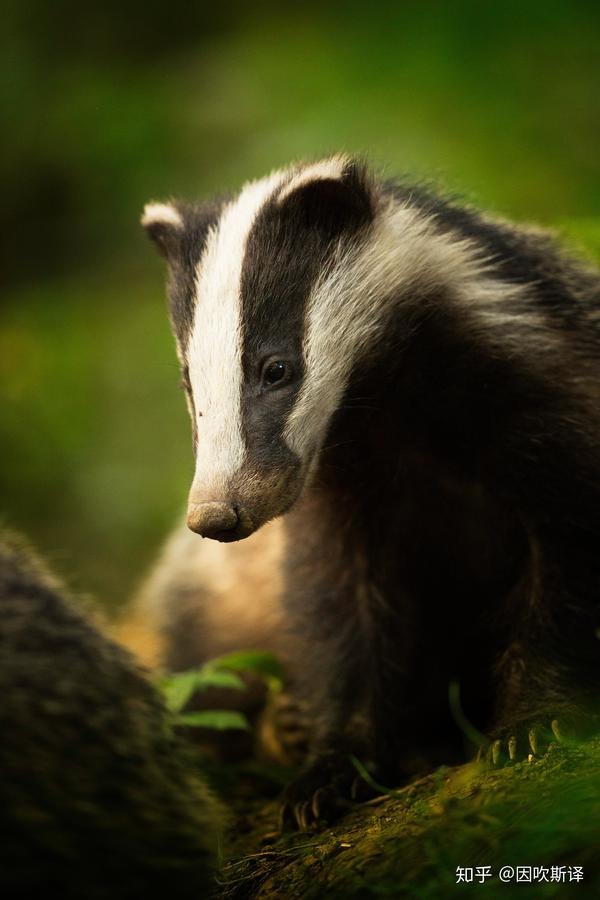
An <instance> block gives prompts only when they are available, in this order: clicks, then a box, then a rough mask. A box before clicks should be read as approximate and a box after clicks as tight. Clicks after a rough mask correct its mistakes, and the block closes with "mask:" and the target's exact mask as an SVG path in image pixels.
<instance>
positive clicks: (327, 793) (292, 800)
mask: <svg viewBox="0 0 600 900" xmlns="http://www.w3.org/2000/svg"><path fill="white" fill-rule="evenodd" d="M373 793H374V792H373V791H372V790H371V788H370V787H369V786H368V785H367V783H366V782H365V781H364V780H363V779H362V778H361V777H360V775H359V774H358V773H357V771H356V769H355V768H354V766H353V765H352V762H351V760H350V759H349V757H348V755H347V754H344V753H335V752H331V753H327V754H324V755H323V756H320V757H319V758H318V759H317V760H316V761H315V762H314V763H313V764H312V765H310V766H309V767H308V768H306V769H305V770H304V771H303V772H302V773H301V774H300V775H299V776H298V778H296V779H295V780H294V781H293V782H292V783H291V784H290V785H289V786H288V787H287V788H286V790H285V793H284V796H283V803H282V806H281V809H280V815H279V826H280V830H281V831H284V830H289V829H297V830H299V831H309V830H311V829H313V828H316V827H318V826H319V825H323V824H327V823H330V822H332V821H334V820H335V819H337V818H339V817H340V816H341V815H342V814H343V813H344V812H346V811H347V810H348V809H349V808H350V807H351V805H352V803H353V802H360V801H363V800H367V799H369V797H372V796H373Z"/></svg>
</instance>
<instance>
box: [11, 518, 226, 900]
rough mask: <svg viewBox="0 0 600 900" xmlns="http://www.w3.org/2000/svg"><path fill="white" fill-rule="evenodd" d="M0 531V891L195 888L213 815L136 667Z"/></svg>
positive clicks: (209, 863) (211, 866)
mask: <svg viewBox="0 0 600 900" xmlns="http://www.w3.org/2000/svg"><path fill="white" fill-rule="evenodd" d="M80 606H81V604H80V603H79V601H76V600H75V599H74V598H73V597H72V596H70V594H69V592H68V591H67V590H66V588H65V587H64V585H62V584H61V583H60V582H59V581H58V579H56V578H55V576H54V575H53V574H52V573H51V572H50V571H49V570H48V569H47V567H46V566H45V564H44V563H43V562H42V561H41V560H40V559H39V558H38V556H37V555H36V554H35V553H34V552H33V550H32V549H31V548H30V547H29V546H28V544H27V543H26V542H25V541H24V540H23V539H22V538H21V537H19V536H16V535H14V534H12V533H10V532H8V531H6V530H4V529H1V530H0V694H1V697H2V703H1V704H0V729H1V731H2V740H1V741H0V771H1V773H2V777H1V779H0V838H1V839H0V890H1V892H2V895H3V896H5V897H44V898H53V897H60V898H78V897H90V898H94V900H108V898H111V900H127V898H128V900H131V898H133V897H145V896H152V895H154V896H166V895H168V893H169V892H171V893H173V894H174V895H175V896H177V897H182V898H190V900H191V898H198V897H204V896H206V895H207V893H208V892H209V891H211V890H212V888H214V885H215V872H216V868H217V851H218V845H219V840H220V838H221V833H222V830H223V826H224V822H225V817H224V813H223V811H222V809H221V805H220V803H219V802H218V801H217V799H216V797H214V796H213V795H212V793H211V791H210V790H209V789H208V787H207V785H206V784H205V782H204V781H203V779H202V777H201V775H200V773H199V772H198V764H197V759H196V758H195V757H194V758H193V759H192V758H190V756H189V752H188V751H187V750H185V749H184V747H183V746H182V744H181V743H180V741H179V740H178V739H176V738H175V736H174V735H173V729H172V727H171V725H170V722H169V721H168V719H167V715H166V711H165V709H164V707H163V704H162V702H161V700H160V698H159V696H158V694H157V692H156V691H155V689H154V687H153V685H152V684H151V683H150V681H149V680H148V678H147V677H146V676H145V673H144V672H143V671H142V670H141V669H140V667H139V666H138V665H137V664H136V662H135V661H134V659H133V657H132V656H131V655H130V654H129V653H127V652H126V651H125V650H124V649H123V648H122V647H120V646H118V645H117V644H116V643H115V642H113V641H112V640H110V639H108V638H107V637H105V635H104V634H103V633H102V632H101V631H100V630H99V628H97V627H96V625H95V624H94V623H93V622H92V621H91V619H90V618H89V617H87V616H85V615H83V614H82V611H81V608H80Z"/></svg>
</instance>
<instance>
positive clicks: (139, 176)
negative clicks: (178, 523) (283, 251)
mask: <svg viewBox="0 0 600 900" xmlns="http://www.w3.org/2000/svg"><path fill="white" fill-rule="evenodd" d="M599 23H600V7H599V6H598V4H593V3H589V2H584V0H576V2H567V0H529V2H528V3H522V2H517V0H508V2H505V3H503V4H500V5H499V4H491V3H489V4H486V3H480V2H476V0H457V2H455V3H443V2H440V0H438V2H436V0H424V2H422V3H418V4H417V3H398V2H392V0H375V2H374V3H371V4H369V5H368V6H367V5H365V4H364V3H361V2H359V0H350V2H345V3H342V2H341V0H333V2H332V3H329V4H323V3H318V2H316V0H307V2H306V3H304V4H302V8H299V7H298V6H297V5H295V6H289V7H286V6H285V5H282V4H281V3H278V4H276V3H275V2H268V0H265V2H261V3H260V4H257V5H252V6H248V5H247V4H246V5H244V4H242V3H241V2H238V0H236V2H232V3H230V4H225V5H223V4H221V5H220V6H218V8H216V7H215V6H214V5H213V7H211V8H210V9H208V8H207V6H206V4H198V3H196V4H194V3H189V2H186V0H174V2H173V3H171V4H169V5H168V7H167V6H165V5H164V4H159V3H156V2H149V3H144V4H142V3H141V2H140V0H133V2H131V3H128V4H123V3H120V4H119V3H117V2H116V0H108V2H106V3H103V4H101V5H98V4H95V5H94V4H92V5H91V6H90V5H89V4H88V5H82V4H80V3H79V4H78V3H75V2H74V0H64V2H61V3H59V4H55V3H48V2H47V0H8V2H6V3H5V4H3V16H2V28H1V29H0V49H1V50H2V52H1V53H0V75H2V77H0V115H2V116H3V120H4V124H5V127H4V128H3V132H2V134H3V143H2V150H3V152H2V158H1V160H0V176H1V180H2V184H3V216H2V223H1V224H0V228H2V229H3V232H2V238H1V240H0V272H1V273H2V279H3V280H4V282H5V285H4V291H3V302H2V308H1V309H0V408H1V409H2V415H1V417H0V447H1V448H2V449H1V451H0V463H1V464H0V496H1V497H2V499H3V502H4V510H3V511H4V512H5V513H6V514H7V516H8V519H9V520H10V521H11V522H14V523H15V525H18V526H21V527H22V528H23V529H24V530H25V531H26V532H28V533H30V534H31V535H32V536H33V537H36V538H37V540H38V542H39V543H40V545H41V546H42V547H44V548H45V549H46V550H47V551H49V552H50V553H51V555H53V556H55V557H56V561H57V563H58V565H59V566H62V567H63V568H64V569H67V570H75V571H77V572H78V573H80V578H81V584H82V585H84V586H85V587H86V588H88V587H91V588H92V589H93V590H94V591H96V592H99V593H100V594H101V595H105V596H107V597H108V596H111V597H115V598H116V601H115V602H116V603H118V602H119V601H120V600H122V599H123V598H124V597H126V596H127V595H128V594H129V592H130V589H131V586H132V583H133V581H134V579H135V578H136V576H137V575H138V573H139V572H140V571H141V570H142V569H143V567H144V566H145V565H146V564H147V563H148V562H149V561H150V560H151V559H152V558H153V557H154V555H155V553H156V548H157V545H158V542H159V541H160V539H161V538H162V536H163V534H164V533H165V532H166V531H167V530H168V528H169V527H170V525H171V523H172V522H173V521H174V520H175V518H176V516H177V514H178V513H179V511H180V509H181V508H182V506H183V503H184V498H185V495H186V491H187V487H188V485H189V481H190V477H191V468H192V453H191V440H190V434H189V425H188V423H187V421H186V411H185V404H184V402H183V398H182V397H181V396H180V395H179V392H178V390H177V383H178V374H177V362H176V359H175V355H174V353H173V349H172V340H171V337H170V334H169V330H168V325H167V318H166V314H165V311H164V300H163V290H162V282H163V265H162V262H161V261H160V260H159V259H158V257H157V256H156V254H155V253H154V251H153V250H152V249H151V248H150V246H149V245H148V244H147V243H146V240H145V237H144V236H143V235H142V233H141V229H140V228H139V226H138V223H137V220H138V216H139V214H140V211H141V208H142V205H143V204H144V202H145V201H147V200H148V199H150V198H157V199H159V198H161V197H167V196H170V195H183V196H188V195H189V196H192V197H204V196H207V195H210V194H212V193H213V192H215V191H223V190H228V189H230V188H234V187H236V186H237V185H239V184H240V182H242V181H243V180H245V179H248V178H250V177H254V176H258V175H262V174H264V173H265V172H267V171H268V170H269V169H270V168H272V167H273V166H277V165H281V164H283V163H287V162H289V161H290V159H294V158H298V157H302V156H310V157H314V156H317V155H319V154H322V153H326V152H330V151H331V150H334V149H339V148H343V149H346V150H349V151H351V152H358V153H366V154H367V155H368V156H369V157H370V158H371V159H372V160H374V162H375V163H377V164H382V165H384V166H385V167H386V170H387V171H388V172H390V173H392V172H412V173H415V174H416V175H417V176H426V177H434V178H437V179H439V180H440V181H441V182H442V183H443V184H445V185H447V186H448V187H449V188H450V189H454V190H457V191H458V192H467V194H468V196H469V198H470V199H472V200H473V201H475V202H478V203H480V204H482V205H485V206H490V207H492V208H495V209H497V210H498V211H500V212H502V213H504V214H508V215H514V216H516V217H520V218H526V219H531V220H538V221H541V222H544V223H547V224H552V225H556V226H559V227H560V228H561V229H562V230H563V231H564V232H565V233H566V235H567V236H568V237H570V238H572V239H573V241H574V242H576V243H577V244H580V245H582V246H583V247H585V248H586V249H588V251H589V252H590V254H591V255H594V256H595V257H596V258H597V257H598V254H599V253H600V217H599V213H598V211H599V209H600V168H599V167H598V164H597V151H596V148H597V147H598V140H599V137H600V119H599V117H598V115H597V110H598V99H597V94H598V88H597V85H598V74H599V69H600V63H599V59H600V58H599V56H598V48H597V42H598V39H597V35H598V27H599ZM74 560H76V563H75V562H73V561H74Z"/></svg>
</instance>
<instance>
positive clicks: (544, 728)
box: [477, 717, 590, 769]
mask: <svg viewBox="0 0 600 900" xmlns="http://www.w3.org/2000/svg"><path fill="white" fill-rule="evenodd" d="M589 724H590V723H589V722H586V727H584V726H583V724H582V723H579V727H578V726H577V723H576V722H575V721H574V720H573V719H572V718H571V717H570V718H560V719H551V720H550V721H546V722H541V721H535V722H528V723H526V722H520V723H516V724H515V725H514V726H513V727H506V728H504V729H501V730H499V731H498V732H497V733H496V734H494V735H493V736H492V737H491V739H490V742H489V744H487V745H485V746H482V747H480V748H479V752H478V754H477V760H478V761H479V762H483V763H484V764H485V765H487V766H488V767H489V768H491V769H501V768H503V767H504V766H506V765H512V764H514V763H517V762H523V761H525V760H528V761H530V762H531V761H533V760H535V759H541V758H542V757H543V756H545V755H546V753H547V752H548V749H549V747H550V745H551V744H552V743H555V744H562V745H568V744H569V743H572V742H573V741H574V740H577V739H578V738H581V737H583V736H585V734H586V733H587V732H588V731H589Z"/></svg>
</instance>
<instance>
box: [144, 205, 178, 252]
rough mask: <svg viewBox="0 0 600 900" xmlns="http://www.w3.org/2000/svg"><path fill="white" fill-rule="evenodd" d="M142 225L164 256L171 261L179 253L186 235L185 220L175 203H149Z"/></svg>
mask: <svg viewBox="0 0 600 900" xmlns="http://www.w3.org/2000/svg"><path fill="white" fill-rule="evenodd" d="M141 223H142V226H143V227H144V228H145V230H146V232H147V234H148V235H149V236H150V237H151V238H152V240H153V241H154V243H155V244H156V246H157V247H158V250H159V252H160V253H161V254H162V255H163V256H165V257H166V258H167V259H170V258H172V257H173V256H175V254H177V253H178V251H179V249H180V247H181V240H182V237H183V234H184V220H183V215H182V213H181V210H179V209H178V208H177V206H176V205H175V204H174V203H147V204H146V206H145V207H144V212H143V213H142V218H141Z"/></svg>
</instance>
